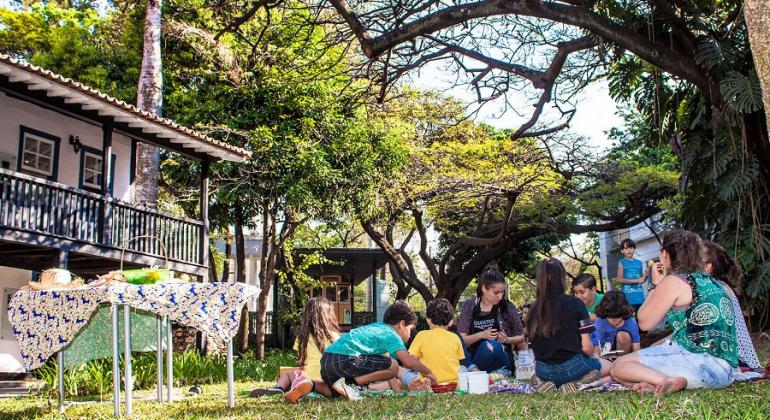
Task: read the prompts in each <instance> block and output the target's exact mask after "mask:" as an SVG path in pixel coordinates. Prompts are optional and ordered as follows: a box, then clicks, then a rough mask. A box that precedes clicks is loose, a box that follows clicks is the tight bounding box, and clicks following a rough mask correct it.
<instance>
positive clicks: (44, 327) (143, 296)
mask: <svg viewBox="0 0 770 420" xmlns="http://www.w3.org/2000/svg"><path fill="white" fill-rule="evenodd" d="M258 291H259V290H258V289H257V288H256V287H254V286H250V285H246V284H243V283H161V284H154V285H145V286H135V285H131V284H115V285H111V286H103V287H82V288H78V289H69V290H43V291H34V290H20V291H18V292H16V294H14V295H13V297H12V298H11V302H10V304H9V308H8V314H9V319H10V321H11V325H12V326H13V333H14V335H15V336H16V340H17V341H18V342H19V347H20V349H21V355H22V358H23V360H24V365H25V366H26V368H27V369H28V370H32V369H36V368H38V367H40V366H41V365H42V364H43V363H45V361H46V360H47V359H48V358H49V357H51V356H52V355H54V354H55V353H56V352H58V351H59V350H60V349H62V348H64V347H66V346H67V345H68V344H69V343H70V342H71V341H72V340H73V339H74V338H75V336H76V335H77V334H78V332H80V330H81V329H82V328H83V327H84V326H85V325H86V324H87V323H88V320H89V319H90V317H91V315H92V314H93V312H94V311H95V310H96V308H97V307H98V306H99V304H102V303H114V304H119V305H129V306H131V307H133V308H136V309H141V310H144V311H148V312H152V313H154V314H158V315H161V316H168V317H169V318H170V319H171V321H173V322H176V323H178V324H181V325H185V326H188V327H193V328H196V329H198V330H200V331H203V332H205V333H207V334H208V335H209V336H210V337H212V338H213V339H215V340H220V341H223V342H224V341H227V340H230V339H231V338H232V337H233V336H234V335H235V333H236V332H237V330H238V324H239V322H240V311H241V308H242V307H243V305H244V304H245V303H246V300H247V299H248V298H249V297H251V296H253V295H255V294H257V293H258Z"/></svg>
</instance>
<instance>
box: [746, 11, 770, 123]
mask: <svg viewBox="0 0 770 420" xmlns="http://www.w3.org/2000/svg"><path fill="white" fill-rule="evenodd" d="M743 16H744V18H745V19H746V27H747V28H748V30H749V41H750V42H751V51H752V55H753V56H754V67H755V68H756V70H757V75H759V83H760V85H761V86H762V100H763V102H764V104H765V118H766V121H767V127H770V3H768V1H767V0H746V1H745V2H744V4H743Z"/></svg>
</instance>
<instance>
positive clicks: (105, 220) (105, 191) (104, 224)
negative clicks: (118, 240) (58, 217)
mask: <svg viewBox="0 0 770 420" xmlns="http://www.w3.org/2000/svg"><path fill="white" fill-rule="evenodd" d="M111 185H113V180H112V126H111V125H106V124H105V125H103V126H102V197H103V198H102V213H101V214H100V215H99V228H100V229H99V243H101V244H104V245H110V244H111V242H112V237H111V234H112V200H111V197H112V192H111V191H110V186H111Z"/></svg>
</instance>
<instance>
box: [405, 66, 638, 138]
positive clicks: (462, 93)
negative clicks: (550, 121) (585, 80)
mask: <svg viewBox="0 0 770 420" xmlns="http://www.w3.org/2000/svg"><path fill="white" fill-rule="evenodd" d="M452 79H453V77H452V75H451V74H449V73H447V72H446V71H444V70H442V69H441V68H440V67H439V66H438V65H432V66H427V67H425V68H423V69H421V70H420V72H419V73H418V72H414V73H413V74H411V83H412V84H413V85H415V86H417V87H419V88H422V89H436V90H440V91H443V92H445V93H446V94H449V95H452V96H454V97H456V98H458V99H460V100H462V101H464V102H467V103H471V102H474V100H475V93H474V92H473V91H471V90H470V89H468V88H467V87H464V86H460V87H454V88H453V87H452V82H451V81H452ZM538 93H539V91H538ZM513 102H515V103H516V106H517V107H518V108H519V109H521V110H523V111H522V114H523V116H519V115H517V113H516V112H514V111H512V110H508V111H506V112H504V113H502V114H501V110H502V105H501V104H496V103H492V104H488V105H485V106H484V107H483V108H482V110H481V112H479V114H478V115H477V117H476V121H477V122H484V123H487V124H489V125H491V126H493V127H496V128H518V127H519V126H520V125H521V124H522V123H523V122H525V121H526V120H527V119H528V118H529V116H530V115H531V112H532V109H533V108H532V104H533V103H534V102H535V101H534V100H527V99H526V98H523V97H522V98H521V100H516V99H515V100H513ZM549 108H550V106H549V105H546V108H545V112H543V117H544V118H548V110H549ZM551 115H552V116H553V114H551ZM621 126H623V119H622V118H621V117H620V116H619V115H617V107H616V105H615V102H614V101H613V100H612V98H611V97H610V95H609V89H608V87H607V83H606V81H603V80H601V81H597V82H594V83H592V84H591V85H589V86H588V87H587V88H585V89H584V90H583V91H582V92H581V93H580V94H578V96H577V98H576V112H575V116H574V117H573V118H572V121H571V123H570V128H569V130H570V131H571V132H573V133H576V134H578V135H581V136H584V137H586V138H587V139H588V142H589V144H590V145H591V146H593V147H595V148H596V150H597V151H599V150H603V149H607V148H609V147H610V146H611V144H610V141H609V140H608V139H607V136H606V135H605V131H607V130H609V129H610V128H613V127H621Z"/></svg>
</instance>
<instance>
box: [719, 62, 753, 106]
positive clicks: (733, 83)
mask: <svg viewBox="0 0 770 420" xmlns="http://www.w3.org/2000/svg"><path fill="white" fill-rule="evenodd" d="M719 89H720V90H721V92H722V98H723V99H724V101H725V103H726V104H727V105H728V106H730V107H732V108H733V109H734V110H735V111H737V112H740V113H743V114H749V113H752V112H756V111H759V110H760V109H762V88H761V87H760V85H759V78H758V77H757V74H756V73H755V72H754V71H751V72H749V75H748V76H744V75H743V74H741V73H739V72H737V71H731V72H729V73H727V76H725V78H724V79H722V81H721V82H720V83H719Z"/></svg>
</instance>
